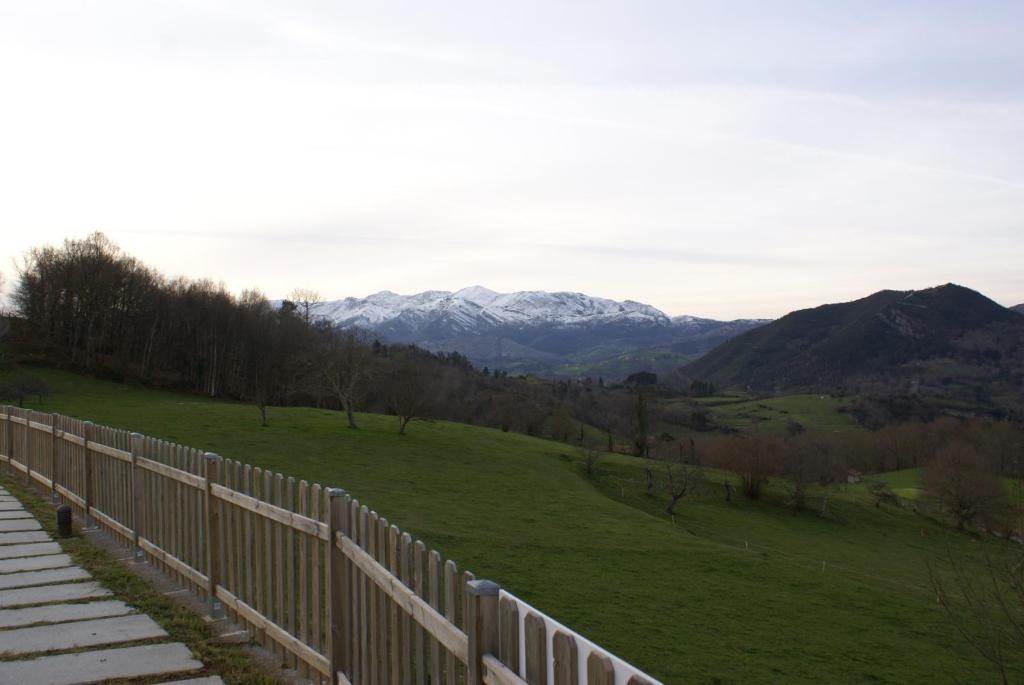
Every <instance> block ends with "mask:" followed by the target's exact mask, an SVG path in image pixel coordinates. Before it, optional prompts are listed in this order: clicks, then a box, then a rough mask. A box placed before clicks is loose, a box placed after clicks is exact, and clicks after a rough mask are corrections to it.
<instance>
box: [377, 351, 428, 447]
mask: <svg viewBox="0 0 1024 685" xmlns="http://www.w3.org/2000/svg"><path fill="white" fill-rule="evenodd" d="M418 353H419V351H418V350H417V349H416V348H413V347H408V348H404V349H394V351H393V353H392V355H391V370H390V374H389V376H388V380H387V405H388V410H389V411H391V412H392V413H393V414H394V415H395V416H397V417H398V433H399V434H400V435H405V429H406V427H407V426H408V425H409V423H410V422H411V421H413V420H414V419H418V418H423V417H424V416H425V415H426V413H427V412H428V411H429V409H430V404H431V403H430V398H431V392H432V389H433V388H432V377H431V373H430V369H429V368H428V367H427V366H426V365H424V364H421V363H417V359H416V357H417V355H418Z"/></svg>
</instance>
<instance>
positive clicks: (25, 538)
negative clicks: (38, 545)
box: [0, 530, 53, 545]
mask: <svg viewBox="0 0 1024 685" xmlns="http://www.w3.org/2000/svg"><path fill="white" fill-rule="evenodd" d="M52 540H53V538H51V537H50V536H49V535H47V534H46V533H45V532H44V531H41V530H30V531H25V532H21V533H0V545H20V544H23V543H26V542H51V541H52Z"/></svg>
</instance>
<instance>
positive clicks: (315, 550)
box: [309, 483, 324, 654]
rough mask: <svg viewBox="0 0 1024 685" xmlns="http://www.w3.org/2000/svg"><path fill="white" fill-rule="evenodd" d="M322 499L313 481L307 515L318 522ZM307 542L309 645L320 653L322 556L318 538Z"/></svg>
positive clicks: (319, 490)
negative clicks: (308, 549)
mask: <svg viewBox="0 0 1024 685" xmlns="http://www.w3.org/2000/svg"><path fill="white" fill-rule="evenodd" d="M323 500H324V495H323V489H322V488H321V487H320V484H319V483H313V485H312V486H311V487H310V489H309V507H310V508H309V517H310V518H311V519H313V520H314V521H317V522H320V518H321V508H322V504H323ZM309 544H310V547H311V551H312V554H311V557H310V562H309V570H310V581H309V584H310V598H309V601H310V610H311V613H312V617H311V621H310V627H309V637H310V641H309V646H310V647H312V648H313V649H315V650H317V651H318V652H320V653H321V654H322V653H323V652H324V650H323V635H322V633H321V630H322V629H323V625H322V621H321V619H320V615H321V612H322V611H323V607H324V604H323V602H322V601H320V594H321V590H320V588H321V585H322V583H323V558H322V556H321V554H320V539H319V538H313V539H312V540H310V541H309Z"/></svg>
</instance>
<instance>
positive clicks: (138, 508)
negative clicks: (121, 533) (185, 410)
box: [129, 433, 146, 561]
mask: <svg viewBox="0 0 1024 685" xmlns="http://www.w3.org/2000/svg"><path fill="white" fill-rule="evenodd" d="M131 454H132V460H131V466H132V474H131V487H130V488H129V494H130V496H131V498H132V501H131V511H132V552H133V553H134V554H135V561H145V558H146V557H145V554H143V552H142V547H140V546H139V537H141V536H140V535H139V528H140V527H141V525H142V469H140V468H139V467H138V466H137V465H136V463H135V461H136V460H137V459H138V458H139V457H141V456H142V435H141V434H139V433H132V452H131Z"/></svg>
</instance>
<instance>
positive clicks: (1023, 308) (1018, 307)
mask: <svg viewBox="0 0 1024 685" xmlns="http://www.w3.org/2000/svg"><path fill="white" fill-rule="evenodd" d="M1010 309H1012V310H1013V311H1015V312H1017V313H1018V314H1024V304H1015V305H1013V306H1012V307H1010Z"/></svg>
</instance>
